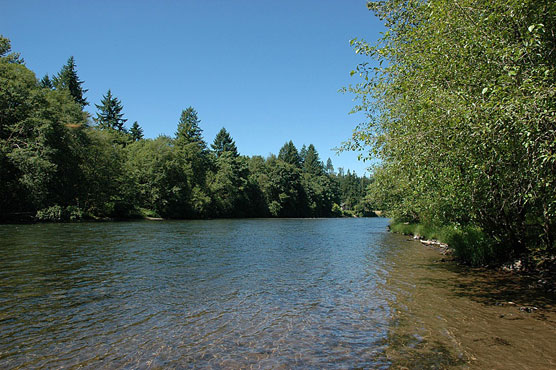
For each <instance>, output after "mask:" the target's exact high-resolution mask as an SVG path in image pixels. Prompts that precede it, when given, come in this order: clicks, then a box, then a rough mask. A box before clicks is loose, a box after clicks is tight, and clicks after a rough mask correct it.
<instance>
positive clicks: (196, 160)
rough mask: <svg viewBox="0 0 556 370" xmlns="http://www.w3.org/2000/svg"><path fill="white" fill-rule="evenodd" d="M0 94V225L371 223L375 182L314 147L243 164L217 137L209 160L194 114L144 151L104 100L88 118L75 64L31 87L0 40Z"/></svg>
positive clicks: (229, 142) (139, 136)
mask: <svg viewBox="0 0 556 370" xmlns="http://www.w3.org/2000/svg"><path fill="white" fill-rule="evenodd" d="M0 86H1V88H0V174H1V176H0V220H2V221H14V220H15V221H19V220H30V219H35V220H45V221H63V220H79V219H83V218H88V219H91V218H92V219H95V218H129V217H144V216H151V217H165V218H211V217H331V216H356V215H359V216H365V215H371V214H372V211H371V208H370V205H369V204H368V203H366V202H365V201H364V200H363V195H364V192H365V189H366V187H367V186H368V184H369V183H370V182H371V180H370V179H369V178H367V177H359V176H357V175H356V174H355V173H352V172H350V171H347V173H345V172H344V170H343V169H341V168H340V169H338V172H337V173H336V172H335V171H334V167H333V165H332V161H331V160H330V159H328V161H327V163H326V165H325V164H323V163H322V162H321V160H320V159H319V155H318V153H317V150H316V149H315V147H314V146H313V145H309V146H303V148H301V150H300V151H298V150H297V148H296V147H295V146H294V144H293V143H292V142H291V141H289V142H287V143H286V144H285V145H284V146H283V147H282V148H281V149H280V152H279V154H278V155H277V156H276V155H270V156H269V157H268V158H263V157H261V156H253V157H247V156H241V155H240V154H239V153H238V150H237V148H236V145H235V143H234V141H233V139H232V137H231V136H230V134H229V133H228V132H227V131H226V130H225V129H224V128H222V130H221V131H220V132H219V133H218V135H217V136H216V138H215V139H214V142H213V144H212V145H210V148H209V146H208V145H207V143H206V142H205V141H204V139H203V137H202V129H201V127H200V125H199V123H200V120H199V118H198V115H197V112H196V111H195V109H193V108H192V107H189V108H187V109H185V110H183V112H182V113H181V117H179V122H178V125H177V131H176V133H175V136H174V137H168V136H159V137H158V138H156V139H145V138H143V131H142V129H141V127H140V125H139V124H138V122H134V123H133V125H131V127H130V128H129V129H127V128H126V126H125V123H126V121H127V120H126V119H125V118H124V113H123V104H122V102H121V101H120V100H119V99H118V98H117V97H115V96H114V95H113V94H112V91H111V90H108V92H107V93H106V95H105V96H104V97H103V99H102V101H101V102H100V104H98V105H96V108H97V110H98V111H97V114H96V116H95V117H94V118H92V117H90V116H89V114H88V113H87V112H85V111H84V107H85V106H87V105H88V104H89V103H88V102H87V100H86V98H85V96H84V94H85V93H86V91H87V90H86V89H84V87H83V81H81V80H80V79H79V77H78V75H77V67H76V64H75V61H74V59H73V57H72V58H70V59H69V60H68V62H67V64H66V65H64V66H63V68H62V69H61V71H60V72H59V73H58V74H56V75H55V76H54V77H52V78H51V77H49V76H48V75H46V76H44V77H43V78H42V79H41V80H40V81H39V80H38V79H37V78H36V77H35V74H34V73H33V72H32V71H30V70H29V69H28V68H26V66H25V64H24V61H23V59H22V58H21V57H20V55H19V54H18V53H13V52H11V45H10V41H9V40H8V39H6V38H4V37H0Z"/></svg>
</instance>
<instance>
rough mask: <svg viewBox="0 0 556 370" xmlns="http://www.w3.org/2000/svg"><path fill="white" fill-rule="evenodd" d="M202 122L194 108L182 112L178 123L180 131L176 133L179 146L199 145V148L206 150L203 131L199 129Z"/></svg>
mask: <svg viewBox="0 0 556 370" xmlns="http://www.w3.org/2000/svg"><path fill="white" fill-rule="evenodd" d="M200 122H201V121H200V120H199V118H198V117H197V111H196V110H195V109H193V107H189V108H187V109H185V110H183V111H182V112H181V116H180V120H179V122H178V131H177V132H176V140H177V142H178V144H180V145H185V144H191V143H197V144H198V145H199V148H200V149H202V150H203V151H204V150H206V143H205V141H204V140H203V130H202V129H201V127H199V123H200Z"/></svg>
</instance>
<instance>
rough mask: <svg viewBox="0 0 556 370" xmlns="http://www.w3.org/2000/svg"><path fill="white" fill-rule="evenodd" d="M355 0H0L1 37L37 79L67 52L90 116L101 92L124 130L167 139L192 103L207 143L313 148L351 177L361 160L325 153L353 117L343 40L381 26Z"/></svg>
mask: <svg viewBox="0 0 556 370" xmlns="http://www.w3.org/2000/svg"><path fill="white" fill-rule="evenodd" d="M365 3H366V1H365V0H319V1H317V0H311V1H309V0H306V1H304V0H297V1H295V0H274V1H270V0H268V1H267V0H249V1H248V0H196V1H194V0H183V1H178V0H173V1H171V0H159V1H154V0H153V1H138V0H135V1H132V0H127V1H119V0H118V1H116V0H111V1H104V0H95V1H77V0H76V1H69V0H67V1H55V0H48V1H39V0H37V1H27V0H17V1H13V0H10V1H6V0H0V9H2V10H1V12H0V25H1V28H0V33H2V34H3V35H4V36H5V37H8V38H9V39H10V40H11V41H12V49H13V50H14V51H17V52H20V53H21V54H22V56H23V57H24V59H25V62H26V65H27V66H28V67H29V68H30V69H31V70H33V71H34V72H35V73H36V74H37V77H38V78H41V77H42V76H43V75H44V74H45V73H48V74H50V75H52V74H55V73H57V72H58V71H59V70H60V68H61V66H62V65H63V64H64V63H65V62H66V61H67V59H68V57H69V56H72V55H73V56H74V57H75V61H76V64H77V68H78V74H79V77H80V78H81V79H82V80H84V81H85V83H84V87H85V88H87V89H89V91H88V92H87V94H86V98H87V100H88V101H89V103H90V106H89V107H87V110H88V111H89V112H91V113H95V110H96V108H95V107H94V104H95V103H96V104H98V103H99V101H100V99H101V98H102V95H103V94H105V93H106V91H107V90H108V89H111V90H112V92H113V94H114V95H115V96H117V97H118V98H120V99H121V101H122V103H123V105H124V113H125V118H127V119H128V122H127V123H128V127H129V125H131V123H132V122H133V121H138V122H139V124H140V125H141V126H142V127H143V129H144V131H145V135H146V137H156V136H158V135H160V134H167V135H173V134H174V132H175V130H176V126H177V121H178V119H179V115H180V113H181V110H182V109H185V108H187V107H188V106H193V107H194V108H195V109H196V110H197V112H198V114H199V118H200V119H201V127H202V129H203V130H204V136H205V139H206V141H207V142H209V143H211V142H212V141H213V139H214V136H215V135H216V133H217V132H218V131H219V130H220V128H221V127H226V129H227V130H228V131H229V132H230V133H231V135H232V137H233V138H234V140H235V141H236V144H237V146H238V149H239V151H240V152H241V154H246V155H255V154H259V155H263V156H267V155H268V154H270V153H278V151H279V149H280V147H281V146H282V145H283V144H284V143H285V142H286V141H288V140H290V139H291V140H293V142H294V144H295V145H296V146H297V147H298V148H300V147H301V145H303V144H310V143H313V144H314V145H315V146H316V148H317V150H318V151H319V154H320V157H321V159H322V160H324V161H326V159H327V158H328V157H331V158H332V161H333V163H334V166H335V167H336V168H338V167H344V168H345V169H346V170H347V169H348V168H349V169H352V170H355V171H357V173H359V174H360V175H362V174H363V173H365V168H366V167H367V166H368V163H363V162H360V161H358V160H357V154H355V153H345V154H341V155H340V156H336V154H335V152H334V151H333V150H332V149H333V148H334V147H337V146H339V145H340V144H341V142H342V141H344V140H346V139H348V138H349V137H350V135H351V133H352V131H353V129H354V127H355V126H356V125H357V123H359V122H360V121H361V120H363V119H364V118H363V116H362V115H349V114H348V112H349V111H350V109H351V108H352V106H353V101H352V100H353V96H351V95H343V94H341V93H338V89H340V88H341V87H342V86H346V85H348V84H349V83H355V82H357V80H356V77H355V76H354V77H352V78H351V77H350V75H349V72H350V71H351V70H352V69H354V68H355V66H356V65H357V63H360V62H363V61H365V60H364V59H362V57H360V56H358V55H355V53H354V51H353V49H351V48H350V47H349V40H350V39H352V38H354V37H358V38H365V39H367V40H368V41H374V40H376V39H377V38H378V37H379V32H381V31H383V28H382V25H381V23H380V22H379V21H378V19H376V18H375V17H374V16H373V15H372V13H371V12H369V11H368V10H367V9H366V6H365Z"/></svg>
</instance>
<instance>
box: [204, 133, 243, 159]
mask: <svg viewBox="0 0 556 370" xmlns="http://www.w3.org/2000/svg"><path fill="white" fill-rule="evenodd" d="M211 148H212V150H213V151H214V153H215V154H216V157H220V155H222V153H224V152H229V153H231V154H232V156H234V157H237V156H239V154H238V152H237V147H236V143H235V142H234V140H233V139H232V137H231V136H230V134H229V133H228V131H226V129H225V128H224V127H222V129H221V130H220V131H219V132H218V134H216V137H215V138H214V143H212V144H211Z"/></svg>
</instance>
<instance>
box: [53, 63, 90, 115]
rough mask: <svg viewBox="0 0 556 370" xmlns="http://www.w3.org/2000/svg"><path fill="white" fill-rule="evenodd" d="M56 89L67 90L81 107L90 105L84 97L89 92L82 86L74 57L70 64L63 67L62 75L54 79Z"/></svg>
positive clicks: (59, 74)
mask: <svg viewBox="0 0 556 370" xmlns="http://www.w3.org/2000/svg"><path fill="white" fill-rule="evenodd" d="M53 82H54V87H56V89H58V90H63V89H67V90H68V91H69V93H70V95H71V96H72V97H73V100H75V101H76V102H77V103H78V104H79V105H81V107H84V106H86V105H89V103H88V102H87V99H85V97H84V96H83V95H84V94H85V93H86V92H87V91H88V90H86V89H83V87H82V86H81V85H82V84H83V81H81V80H79V77H78V76H77V70H76V66H75V61H74V59H73V57H69V59H68V62H67V63H66V64H65V65H64V66H63V67H62V69H61V70H60V73H58V75H57V76H55V77H54V81H53Z"/></svg>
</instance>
